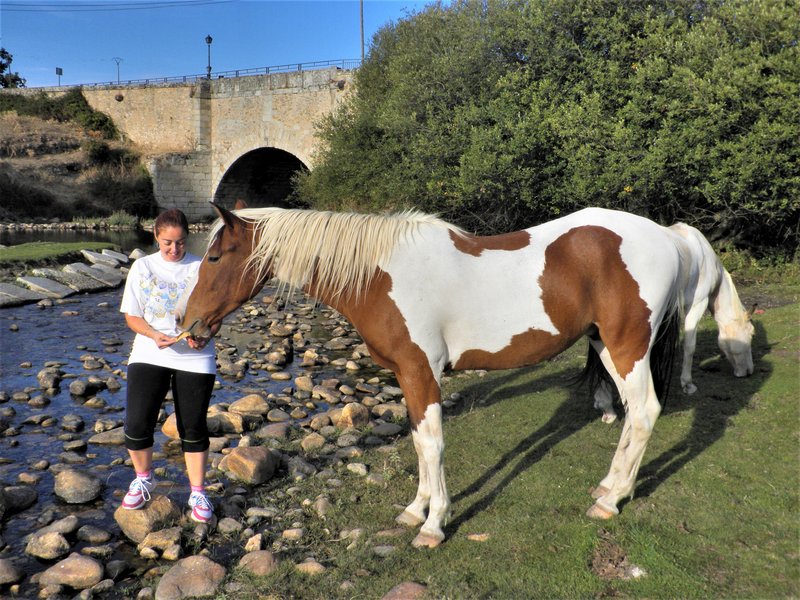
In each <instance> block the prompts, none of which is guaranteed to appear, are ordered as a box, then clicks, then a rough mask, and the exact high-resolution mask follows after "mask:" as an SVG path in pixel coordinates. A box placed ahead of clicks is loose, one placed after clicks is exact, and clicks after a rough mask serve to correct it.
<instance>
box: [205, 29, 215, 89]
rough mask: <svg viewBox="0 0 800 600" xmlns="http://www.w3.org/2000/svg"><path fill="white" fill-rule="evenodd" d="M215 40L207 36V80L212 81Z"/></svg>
mask: <svg viewBox="0 0 800 600" xmlns="http://www.w3.org/2000/svg"><path fill="white" fill-rule="evenodd" d="M213 41H214V39H213V38H212V37H211V36H210V35H207V36H206V44H208V66H207V67H206V79H211V42H213Z"/></svg>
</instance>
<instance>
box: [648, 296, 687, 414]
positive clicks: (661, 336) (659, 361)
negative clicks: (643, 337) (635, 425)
mask: <svg viewBox="0 0 800 600" xmlns="http://www.w3.org/2000/svg"><path fill="white" fill-rule="evenodd" d="M681 312H682V311H681V310H680V306H679V305H678V303H676V304H675V305H674V306H672V307H671V308H670V309H669V310H668V311H667V313H666V314H665V315H664V318H663V319H662V320H661V324H660V325H659V326H658V332H657V333H656V340H655V343H654V344H653V349H652V350H651V351H650V372H651V373H652V375H653V387H654V388H655V392H656V397H657V398H658V401H659V402H660V403H661V407H662V408H663V407H664V406H666V405H667V396H669V387H670V381H671V380H672V369H673V367H674V366H675V352H676V350H677V348H678V341H679V339H680V335H681V320H682V319H681Z"/></svg>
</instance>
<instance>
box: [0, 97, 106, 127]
mask: <svg viewBox="0 0 800 600" xmlns="http://www.w3.org/2000/svg"><path fill="white" fill-rule="evenodd" d="M9 110H13V111H16V113H17V114H20V115H30V116H34V117H40V118H42V119H53V120H56V121H73V122H75V123H78V124H79V125H81V126H82V127H83V128H84V129H86V130H88V131H96V132H98V133H100V134H102V136H103V137H104V138H106V139H113V138H115V137H116V136H117V128H116V126H115V125H114V121H112V120H111V117H109V116H108V115H106V114H105V113H103V112H100V111H96V110H94V109H93V108H92V107H91V106H89V103H88V102H87V101H86V98H85V97H84V96H83V94H82V93H81V90H80V88H72V89H70V90H69V91H68V92H66V93H65V94H61V95H59V96H54V97H50V96H49V95H47V94H46V93H45V92H43V91H41V92H39V93H37V94H34V95H32V96H31V95H27V94H25V95H23V94H2V95H0V112H4V111H9Z"/></svg>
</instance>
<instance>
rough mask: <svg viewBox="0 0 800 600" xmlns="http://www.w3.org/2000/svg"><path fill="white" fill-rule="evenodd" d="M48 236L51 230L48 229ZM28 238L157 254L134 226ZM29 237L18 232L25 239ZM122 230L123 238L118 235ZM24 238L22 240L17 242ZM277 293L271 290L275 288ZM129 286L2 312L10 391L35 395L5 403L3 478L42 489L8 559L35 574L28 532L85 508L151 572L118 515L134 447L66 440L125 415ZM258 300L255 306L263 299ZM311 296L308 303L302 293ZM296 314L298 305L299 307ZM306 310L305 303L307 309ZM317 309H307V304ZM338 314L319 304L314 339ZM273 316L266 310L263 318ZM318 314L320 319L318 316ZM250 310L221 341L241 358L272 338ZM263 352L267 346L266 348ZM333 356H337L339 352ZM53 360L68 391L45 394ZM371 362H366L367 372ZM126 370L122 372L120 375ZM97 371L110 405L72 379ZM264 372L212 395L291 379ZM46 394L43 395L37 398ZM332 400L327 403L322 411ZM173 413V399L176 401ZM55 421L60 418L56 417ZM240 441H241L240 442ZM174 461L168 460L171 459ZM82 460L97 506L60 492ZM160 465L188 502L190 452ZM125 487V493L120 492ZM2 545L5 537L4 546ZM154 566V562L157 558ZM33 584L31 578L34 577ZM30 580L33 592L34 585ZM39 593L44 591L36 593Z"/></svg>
mask: <svg viewBox="0 0 800 600" xmlns="http://www.w3.org/2000/svg"><path fill="white" fill-rule="evenodd" d="M45 234H46V235H45ZM25 236H27V240H25V241H42V240H51V239H52V240H53V241H55V239H57V240H58V241H87V240H93V241H112V242H114V243H118V242H116V241H115V239H120V240H123V239H124V240H126V241H124V242H123V243H118V245H119V246H120V247H121V248H122V250H123V251H124V252H126V253H127V252H129V251H130V250H132V249H133V247H139V248H141V249H143V250H145V251H147V252H150V251H154V248H153V247H152V246H148V245H147V244H149V239H150V236H149V235H146V236H140V235H136V234H134V232H122V233H121V234H119V235H118V233H117V232H88V234H87V232H62V233H57V232H36V233H35V234H25ZM25 236H19V235H17V236H16V238H15V239H17V240H19V239H22V238H24V237H25ZM117 236H118V237H117ZM205 237H206V236H205V234H202V233H195V234H193V235H192V236H190V240H189V241H190V252H193V253H195V254H198V253H199V254H202V253H203V252H204V247H205ZM3 240H4V238H0V243H8V242H9V241H10V236H8V237H7V238H5V241H3ZM17 243H21V242H17ZM265 292H266V293H270V292H271V290H265ZM121 298H122V287H120V288H118V289H115V290H110V291H105V292H101V293H95V294H84V295H79V296H75V297H72V298H68V299H66V301H65V303H63V304H62V303H59V304H55V305H53V306H51V307H41V306H39V305H36V304H29V305H25V306H19V307H13V308H5V309H0V392H5V394H6V396H8V397H12V396H13V395H14V394H17V393H20V392H24V393H26V394H27V396H29V397H30V398H31V399H32V400H33V401H32V402H31V401H28V400H26V399H25V398H24V397H22V398H21V399H16V400H15V399H13V398H12V399H9V400H8V401H6V402H2V403H0V416H2V418H3V419H4V420H5V421H6V422H7V423H8V424H9V425H10V426H11V427H10V429H9V430H6V432H5V434H0V479H2V482H3V484H5V485H6V486H8V485H19V482H21V481H24V482H25V484H26V485H33V486H34V487H35V489H36V491H37V493H38V501H37V502H36V504H34V505H33V506H32V507H31V508H29V509H27V510H24V511H22V512H20V513H18V514H15V515H13V516H11V517H10V518H7V519H6V523H5V527H4V528H3V530H2V532H1V533H0V535H2V539H3V540H4V541H5V543H6V544H7V547H6V549H5V550H4V551H3V553H2V555H1V556H10V557H13V560H14V562H15V564H17V565H18V566H20V567H21V568H22V569H23V570H24V571H25V572H26V574H28V575H30V574H32V573H35V572H39V571H41V570H43V568H45V566H46V565H43V564H42V563H41V562H40V561H38V560H37V559H34V558H32V557H30V556H28V555H26V554H24V548H25V542H24V536H25V535H27V534H28V533H31V532H32V531H35V530H36V529H37V528H39V527H41V526H42V525H44V524H46V523H47V522H49V520H52V519H53V518H62V517H64V516H67V515H70V514H75V515H77V516H78V518H79V519H80V522H81V524H92V525H96V526H98V527H101V528H103V529H105V530H107V531H112V532H117V533H116V535H115V537H114V540H117V542H114V540H112V543H113V544H114V551H113V554H112V556H111V557H109V558H107V559H106V560H111V559H115V558H118V559H123V560H126V561H128V562H129V563H130V564H131V565H132V566H134V568H137V565H138V568H139V569H145V568H146V567H147V563H146V562H144V561H143V560H142V559H140V558H138V557H137V556H136V551H135V545H133V544H131V543H128V542H126V541H123V542H122V543H119V542H120V541H122V538H123V537H124V536H122V535H121V534H120V533H118V532H119V528H118V526H117V525H116V523H114V522H113V512H114V510H115V509H116V507H117V506H118V505H119V502H120V497H119V495H118V494H119V490H122V489H125V488H126V487H127V485H128V483H129V481H130V479H131V477H132V474H133V471H132V469H131V468H129V467H126V466H124V465H121V464H120V461H121V459H125V458H127V452H126V451H125V449H124V448H123V447H121V446H99V445H95V444H89V445H88V448H86V449H84V450H78V451H75V452H67V451H66V450H65V444H68V443H69V442H70V441H73V440H88V438H89V437H91V436H92V435H94V428H95V423H96V422H98V420H100V419H112V420H118V421H119V422H120V423H121V422H122V419H123V418H124V411H123V409H124V405H125V393H126V390H125V380H124V378H123V376H122V374H123V373H124V370H125V364H124V361H125V360H126V359H127V356H128V353H129V351H130V345H131V342H132V340H133V333H132V332H131V331H130V330H129V329H128V328H127V327H126V326H125V324H124V320H123V317H122V315H121V314H120V313H119V305H120V300H121ZM258 300H259V299H258V298H257V299H256V300H255V303H256V304H258ZM300 302H301V303H302V302H304V300H302V299H301V300H300ZM286 310H287V311H289V310H293V309H292V308H291V307H288V308H287V309H286ZM300 310H301V311H302V310H303V307H302V306H301V307H300ZM306 310H307V307H306ZM330 316H331V315H330V313H329V312H328V311H327V310H325V309H324V307H321V308H318V309H317V310H316V311H315V312H314V313H313V314H312V315H310V316H309V317H308V319H309V320H310V322H312V323H315V324H313V325H312V329H311V331H308V332H307V333H306V335H307V336H309V337H310V336H312V335H313V336H316V337H315V338H313V341H314V342H317V343H322V342H324V341H325V336H327V338H330V337H331V336H330V334H328V332H327V330H326V329H325V327H323V326H322V325H321V324H320V323H319V321H321V320H322V319H326V320H330ZM263 319H264V317H261V320H262V321H263ZM315 319H317V321H314V320H315ZM246 321H247V319H246V317H245V315H244V314H243V311H237V313H234V314H233V315H231V316H230V317H228V319H227V320H226V323H229V324H226V325H225V326H223V329H222V330H221V331H220V334H219V338H220V339H219V342H218V348H220V347H231V346H236V348H237V349H238V352H239V354H240V355H241V354H242V353H243V352H245V351H246V350H247V349H254V348H258V347H259V346H262V347H263V345H264V344H269V341H270V340H269V339H268V338H265V337H264V336H263V334H262V333H261V331H258V330H255V329H253V328H252V327H249V326H248V325H247V324H246V323H245V322H246ZM262 351H263V350H262ZM329 355H330V357H331V359H333V358H336V357H337V356H343V355H344V354H339V355H337V354H336V353H333V352H331V353H329ZM87 357H94V358H98V359H102V361H104V362H105V363H106V364H107V368H105V369H103V370H87V369H86V368H85V363H84V361H85V360H86V359H87ZM49 361H57V362H58V363H59V364H60V368H61V369H62V371H63V372H64V373H65V374H66V376H65V378H64V380H63V381H62V383H61V387H60V390H59V391H58V393H56V394H54V395H52V396H50V397H46V396H43V395H42V394H43V392H42V390H41V389H40V388H39V384H38V381H37V377H36V376H37V373H38V372H39V371H40V370H42V369H43V368H44V367H45V365H46V363H48V362H49ZM298 363H299V361H295V362H294V363H290V364H289V365H287V368H286V370H287V371H289V372H290V373H291V374H292V376H293V377H294V376H296V375H299V374H308V372H307V370H306V369H302V368H301V367H299V366H298ZM367 370H368V369H365V370H364V371H363V372H362V373H361V375H362V376H363V375H364V374H365V373H366V371H367ZM115 371H116V372H117V374H116V375H115V374H114V372H115ZM92 375H97V376H99V377H102V378H107V377H114V378H115V379H116V380H117V381H118V382H119V384H120V389H119V390H117V391H109V390H103V391H101V392H99V393H98V394H97V395H96V397H97V398H98V399H99V400H100V403H99V404H100V405H101V406H95V407H92V406H90V405H87V404H85V400H86V398H79V397H75V396H72V395H71V394H70V392H69V384H70V383H71V382H72V381H73V380H74V378H81V379H84V380H85V379H87V378H88V377H90V376H92ZM268 375H269V374H268V373H266V372H264V371H253V370H248V371H247V372H246V373H245V376H244V377H243V378H241V379H238V380H235V379H230V378H223V377H221V376H218V378H217V380H218V387H217V389H216V390H215V392H214V395H213V397H212V401H211V402H212V404H215V403H220V402H224V403H230V402H233V401H235V400H238V399H239V398H241V397H242V396H244V395H245V394H246V393H248V392H254V391H255V392H258V393H260V394H262V395H263V396H265V397H266V396H267V395H268V394H269V393H271V392H274V393H280V392H281V390H283V389H284V388H286V387H287V385H290V384H291V382H279V381H272V380H271V378H270V377H269V376H268ZM313 375H314V378H315V379H317V378H324V377H330V376H334V377H340V378H341V379H343V380H344V379H346V375H344V374H343V372H342V370H341V369H340V368H339V367H334V366H333V365H327V366H324V367H315V368H314V373H313ZM37 400H38V401H39V402H37ZM325 408H327V407H325V406H324V405H320V407H319V409H320V410H323V409H325ZM167 409H168V412H172V406H171V404H168V405H167ZM69 415H76V416H77V417H79V418H80V420H81V421H82V422H83V423H84V427H83V429H82V430H78V431H68V430H66V429H64V428H63V426H64V424H65V423H66V421H67V419H65V418H66V417H68V416H69ZM48 418H50V420H49V421H48ZM165 441H166V438H165V436H164V435H163V434H161V433H160V431H158V432H157V438H156V450H157V451H158V450H159V449H160V448H161V446H162V444H163V443H164V442H165ZM234 445H235V444H234ZM165 458H166V460H165ZM43 459H44V460H47V461H48V462H49V463H50V465H51V467H50V468H49V469H45V470H37V469H35V468H34V465H35V464H36V463H37V462H38V461H41V460H43ZM73 463H76V464H75V468H78V469H87V470H90V471H92V472H94V473H95V474H97V475H99V476H101V477H102V478H103V479H104V481H105V489H104V491H103V493H102V496H101V497H100V498H99V499H98V500H97V501H96V502H94V503H92V504H89V505H68V504H65V503H64V502H62V501H61V500H60V499H59V498H58V497H56V496H55V494H54V492H53V488H54V476H55V472H56V471H58V470H59V469H63V468H65V465H71V464H73ZM156 466H157V467H164V468H165V471H164V472H162V473H161V474H160V477H159V479H161V480H165V479H166V480H168V481H170V482H173V483H172V485H173V488H172V489H171V490H164V489H163V488H159V491H160V492H162V493H168V494H169V495H170V496H171V497H173V499H175V500H180V501H185V498H184V496H188V492H189V489H188V485H187V482H186V476H185V474H184V467H183V462H182V459H181V457H180V455H172V456H168V457H163V456H162V457H159V458H158V459H157V461H156ZM115 490H116V491H117V493H116V494H115ZM86 545H87V543H85V542H78V543H76V544H75V545H74V546H73V548H72V551H76V552H79V551H80V550H81V548H82V547H83V546H86ZM1 546H2V543H0V547H1ZM149 566H152V563H150V565H149ZM26 582H28V579H27V578H26ZM29 586H30V584H29V583H26V584H24V585H23V589H25V590H28V591H33V590H34V589H35V588H34V587H29ZM34 593H35V592H34Z"/></svg>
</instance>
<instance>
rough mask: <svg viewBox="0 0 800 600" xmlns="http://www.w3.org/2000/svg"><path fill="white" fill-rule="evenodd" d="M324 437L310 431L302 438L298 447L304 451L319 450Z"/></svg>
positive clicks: (323, 443)
mask: <svg viewBox="0 0 800 600" xmlns="http://www.w3.org/2000/svg"><path fill="white" fill-rule="evenodd" d="M325 441H326V440H325V438H324V437H323V436H321V435H320V434H318V433H311V434H309V435H307V436H306V437H304V438H303V440H302V441H301V442H300V447H301V448H303V450H305V451H306V452H309V451H311V450H319V449H320V448H322V447H323V446H324V445H325Z"/></svg>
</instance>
